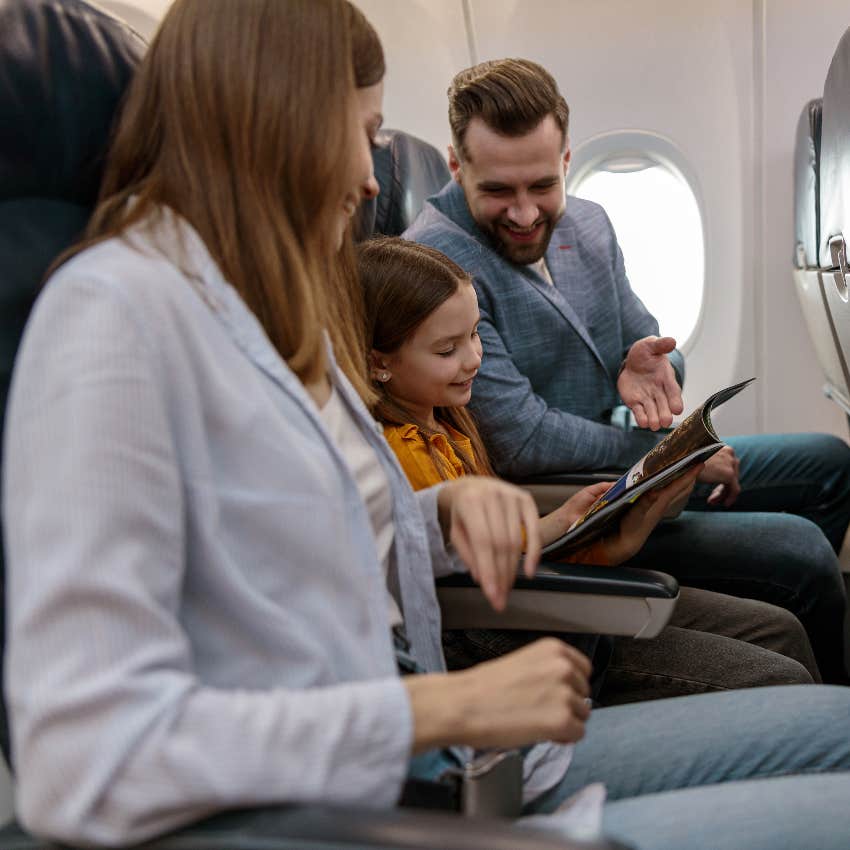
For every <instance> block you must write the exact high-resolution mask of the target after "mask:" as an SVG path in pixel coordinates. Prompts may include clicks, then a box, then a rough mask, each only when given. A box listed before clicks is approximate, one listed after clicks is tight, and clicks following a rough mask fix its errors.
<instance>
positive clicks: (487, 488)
mask: <svg viewBox="0 0 850 850" xmlns="http://www.w3.org/2000/svg"><path fill="white" fill-rule="evenodd" d="M437 507H438V509H439V512H440V521H441V523H442V525H443V528H444V530H445V529H448V538H449V540H450V541H451V543H452V544H453V545H454V547H455V549H456V550H457V552H458V555H460V557H461V560H462V561H463V562H464V563H465V564H466V566H467V568H468V569H469V572H470V574H471V575H472V577H473V578H474V579H475V580H476V581H477V582H478V584H479V585H480V586H481V589H482V590H483V591H484V595H485V596H486V597H487V599H488V601H489V602H490V604H491V605H492V606H493V608H495V609H496V610H497V611H501V610H503V609H504V607H505V605H506V604H507V600H508V593H509V592H510V589H511V587H512V586H513V583H514V579H515V578H516V572H517V567H518V565H519V562H520V558H521V557H522V552H523V549H525V558H524V560H523V570H524V572H525V574H526V575H527V576H528V577H529V578H531V577H532V576H533V575H534V571H535V570H536V569H537V562H538V561H539V560H540V528H539V519H538V516H537V507H536V505H535V504H534V499H532V498H531V495H530V494H529V493H527V492H526V491H525V490H521V489H520V488H519V487H515V486H514V485H513V484H508V483H507V482H506V481H500V480H499V479H498V478H489V477H482V476H476V475H470V476H465V477H464V478H459V479H457V480H456V481H449V482H448V483H446V484H444V485H443V486H442V488H441V489H440V492H439V495H438V496H437Z"/></svg>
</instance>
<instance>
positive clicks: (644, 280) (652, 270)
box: [569, 155, 705, 348]
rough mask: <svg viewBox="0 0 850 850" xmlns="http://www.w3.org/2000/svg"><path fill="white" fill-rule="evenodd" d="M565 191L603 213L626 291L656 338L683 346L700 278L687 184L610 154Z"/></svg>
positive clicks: (699, 248) (660, 169) (696, 224)
mask: <svg viewBox="0 0 850 850" xmlns="http://www.w3.org/2000/svg"><path fill="white" fill-rule="evenodd" d="M569 192H570V194H572V195H577V196H578V197H580V198H585V199H587V200H591V201H595V202H596V203H598V204H601V205H602V206H603V207H604V208H605V211H606V212H607V213H608V216H609V218H610V219H611V223H612V224H613V225H614V230H615V232H616V234H617V240H618V241H619V243H620V247H621V248H622V250H623V256H624V257H625V262H626V274H627V275H628V278H629V282H630V283H631V285H632V289H633V290H634V291H635V292H636V293H637V295H638V297H640V299H641V300H642V301H643V303H644V304H645V305H646V307H647V309H648V310H649V311H650V313H652V314H653V315H654V316H655V317H656V319H658V324H659V325H660V328H661V334H662V335H663V336H666V335H669V336H672V337H675V338H676V341H677V343H678V345H679V347H680V348H681V347H682V346H684V345H685V344H686V343H687V341H688V339H689V338H690V337H691V335H692V334H693V332H694V330H695V328H696V326H697V321H698V320H699V315H700V309H701V306H702V299H703V286H704V278H705V255H704V250H703V230H702V218H701V216H700V210H699V205H698V203H697V199H696V197H695V195H694V193H693V191H692V189H691V187H690V185H689V184H688V182H687V180H686V179H685V178H684V177H682V176H681V175H680V174H679V173H677V172H675V171H674V170H673V169H671V168H669V167H668V166H667V165H665V164H662V163H661V162H658V161H657V160H654V159H652V158H649V157H645V156H643V155H637V156H616V157H607V158H606V159H604V160H602V161H601V162H599V163H597V164H596V165H595V166H593V167H591V168H589V169H586V170H583V173H582V174H581V175H580V176H579V178H578V180H577V181H576V182H575V183H573V184H572V185H571V186H570V187H569Z"/></svg>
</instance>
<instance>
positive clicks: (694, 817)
mask: <svg viewBox="0 0 850 850" xmlns="http://www.w3.org/2000/svg"><path fill="white" fill-rule="evenodd" d="M848 719H850V688H838V687H825V686H811V685H810V686H800V687H778V688H754V689H751V690H746V691H726V692H722V693H715V694H705V695H699V696H690V697H679V698H676V699H669V700H658V701H654V702H646V703H637V704H633V705H624V706H615V707H613V708H603V709H596V710H594V711H593V713H592V715H591V718H590V720H589V722H588V725H587V730H586V735H585V737H584V739H583V740H582V741H580V742H579V743H578V744H577V746H576V749H575V754H574V757H573V762H572V764H571V765H570V768H569V770H568V771H567V773H566V774H565V776H564V778H563V780H562V781H561V782H560V784H559V785H557V786H556V787H555V788H553V789H552V790H551V791H549V792H547V793H546V794H545V795H543V796H542V797H540V798H538V799H537V800H536V801H534V803H532V804H531V805H530V806H529V807H528V812H529V813H531V812H534V813H538V812H551V811H553V810H554V809H555V808H556V807H557V806H558V805H559V804H560V803H561V802H562V801H563V800H565V799H566V798H567V797H569V796H570V795H571V794H574V793H575V792H576V791H578V790H579V789H580V788H582V787H583V786H585V785H587V784H588V783H591V782H603V783H604V784H605V786H606V788H607V790H608V802H607V803H606V805H605V810H604V818H603V824H604V826H603V829H604V832H605V835H606V836H608V837H612V838H619V839H620V840H622V841H624V842H626V843H628V844H632V845H634V846H635V847H637V848H641V850H682V848H694V850H702V848H711V850H755V848H759V850H760V848H765V850H767V848H770V850H785V849H786V848H787V850H799V848H804V847H812V848H815V847H816V848H818V850H831V848H836V850H839V848H841V850H846V848H847V847H850V805H848V801H850V735H848V734H847V732H848V730H847V725H848Z"/></svg>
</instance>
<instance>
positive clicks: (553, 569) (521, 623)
mask: <svg viewBox="0 0 850 850" xmlns="http://www.w3.org/2000/svg"><path fill="white" fill-rule="evenodd" d="M437 596H438V597H439V600H440V608H441V609H442V614H443V627H444V628H446V629H521V630H526V631H527V630H530V631H543V632H589V633H591V634H603V635H624V636H628V637H635V638H651V637H655V636H656V635H657V634H658V633H659V632H660V631H661V629H663V628H664V626H666V625H667V622H668V621H669V619H670V615H671V614H672V613H673V609H674V608H675V607H676V601H677V599H678V598H679V584H678V582H677V581H676V579H674V578H673V577H672V576H668V575H667V574H666V573H659V572H655V571H654V570H637V569H632V568H631V567H593V566H583V565H581V564H542V565H541V566H540V568H539V569H538V572H537V575H536V576H535V577H534V578H533V579H528V578H526V577H525V576H518V577H517V580H516V583H515V584H514V589H513V590H512V591H511V594H510V596H509V597H508V605H507V608H506V609H505V610H504V611H501V612H497V611H494V610H493V609H492V608H491V607H490V604H489V603H488V602H487V600H486V599H485V598H484V594H483V593H482V592H481V590H480V588H479V587H478V585H476V584H475V582H474V581H473V579H472V577H471V576H469V575H468V574H467V573H457V574H454V575H451V576H446V577H444V578H441V579H439V580H438V581H437Z"/></svg>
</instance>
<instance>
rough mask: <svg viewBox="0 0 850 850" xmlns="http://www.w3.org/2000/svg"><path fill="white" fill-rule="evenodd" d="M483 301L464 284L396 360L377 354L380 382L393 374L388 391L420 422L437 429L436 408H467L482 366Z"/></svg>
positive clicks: (416, 331) (434, 314) (388, 382)
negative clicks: (480, 306) (480, 304)
mask: <svg viewBox="0 0 850 850" xmlns="http://www.w3.org/2000/svg"><path fill="white" fill-rule="evenodd" d="M479 319H480V314H479V312H478V298H477V297H476V295H475V289H473V287H472V284H471V283H469V282H467V281H463V282H461V283H460V285H459V286H458V288H457V291H456V292H455V293H454V295H452V296H451V297H450V298H448V299H446V300H445V301H444V302H443V303H442V304H441V305H440V306H439V307H437V309H436V310H434V312H433V313H431V315H430V316H428V318H427V319H425V321H424V322H422V324H421V325H419V327H418V328H417V329H416V330H415V331H414V332H413V334H411V336H410V337H408V339H406V340H405V342H404V343H403V344H402V346H401V347H400V348H399V349H398V351H396V352H395V353H394V354H389V355H384V354H381V353H380V352H374V353H373V356H374V359H375V363H376V364H377V365H376V368H375V369H374V370H373V373H374V374H375V376H377V377H379V379H380V376H381V374H382V373H383V372H388V373H389V376H390V377H389V380H388V381H386V382H385V386H386V387H387V390H388V391H389V393H390V395H392V396H393V397H395V398H396V399H398V400H399V401H401V402H403V403H404V405H405V406H406V407H408V408H409V409H410V410H411V411H412V412H413V413H414V414H416V416H417V418H419V419H421V421H423V422H425V423H427V424H429V425H433V424H434V423H433V417H434V408H435V407H463V406H464V405H466V404H468V403H469V399H470V396H471V395H472V379H473V378H474V377H475V375H476V374H477V373H478V367H479V366H480V365H481V340H480V339H479V337H478V322H479Z"/></svg>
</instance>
